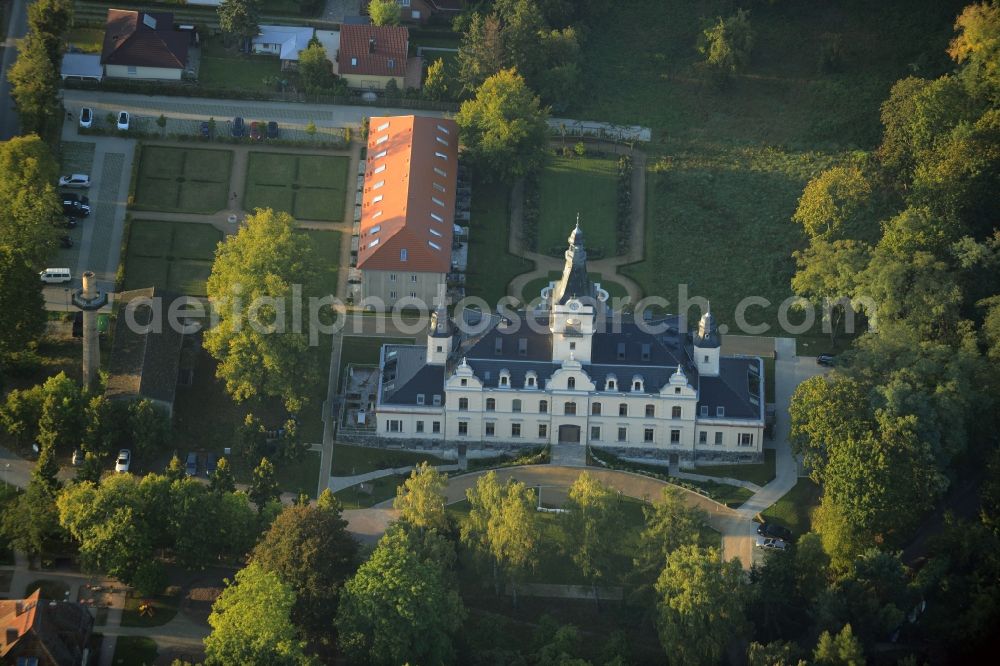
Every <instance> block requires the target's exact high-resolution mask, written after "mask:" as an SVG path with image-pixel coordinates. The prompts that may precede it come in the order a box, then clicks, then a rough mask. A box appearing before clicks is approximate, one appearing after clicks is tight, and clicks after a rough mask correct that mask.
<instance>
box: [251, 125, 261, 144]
mask: <svg viewBox="0 0 1000 666" xmlns="http://www.w3.org/2000/svg"><path fill="white" fill-rule="evenodd" d="M262 136H263V135H262V134H261V133H260V123H259V122H257V121H256V120H255V121H253V122H252V123H250V138H251V139H252V140H254V141H260V139H261V137H262Z"/></svg>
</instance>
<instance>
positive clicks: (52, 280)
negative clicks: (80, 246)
mask: <svg viewBox="0 0 1000 666" xmlns="http://www.w3.org/2000/svg"><path fill="white" fill-rule="evenodd" d="M38 278H39V279H40V280H41V281H42V282H44V283H46V284H58V283H60V282H69V281H70V280H72V279H73V274H72V273H71V272H70V270H69V269H68V268H46V269H45V270H44V271H40V272H39V273H38Z"/></svg>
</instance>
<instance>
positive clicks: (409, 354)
mask: <svg viewBox="0 0 1000 666" xmlns="http://www.w3.org/2000/svg"><path fill="white" fill-rule="evenodd" d="M383 354H384V361H383V364H382V385H381V390H382V396H381V402H382V403H383V404H390V405H416V404H417V395H419V394H423V395H424V401H425V404H427V405H431V404H433V402H432V401H433V398H434V394H435V393H436V394H438V395H440V396H441V399H442V400H444V367H443V366H440V365H437V366H435V365H426V363H427V348H426V347H425V346H423V345H386V346H385V347H384V348H383Z"/></svg>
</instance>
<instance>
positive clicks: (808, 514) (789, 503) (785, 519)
mask: <svg viewBox="0 0 1000 666" xmlns="http://www.w3.org/2000/svg"><path fill="white" fill-rule="evenodd" d="M820 494H821V492H820V488H819V486H817V485H816V484H815V483H813V482H812V481H811V480H809V479H799V480H798V482H796V484H795V486H794V487H793V488H792V489H791V490H789V491H788V492H787V493H785V495H784V497H782V498H781V499H779V500H778V501H777V502H775V503H774V504H772V505H771V507H770V508H768V509H766V510H765V511H764V512H763V515H764V518H765V519H766V520H769V521H774V522H776V523H778V524H780V525H784V526H785V527H787V528H788V529H790V530H791V531H792V533H793V534H795V535H796V536H798V535H799V534H805V533H806V532H808V531H809V530H810V529H812V512H813V510H814V509H815V508H816V507H817V506H818V505H819V498H820Z"/></svg>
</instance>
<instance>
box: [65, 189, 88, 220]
mask: <svg viewBox="0 0 1000 666" xmlns="http://www.w3.org/2000/svg"><path fill="white" fill-rule="evenodd" d="M62 207H63V215H72V216H73V217H87V216H88V215H90V198H89V197H86V196H82V197H81V196H79V195H77V194H74V193H72V192H67V193H64V194H63V195H62Z"/></svg>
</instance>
